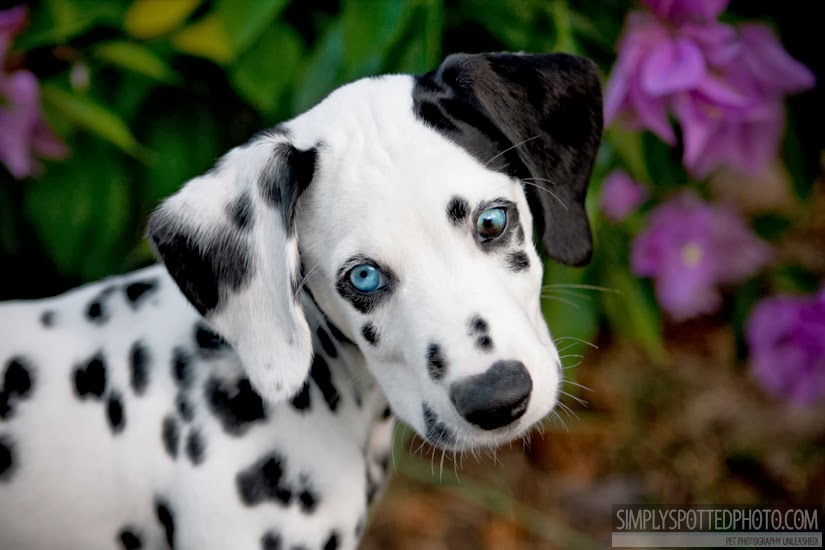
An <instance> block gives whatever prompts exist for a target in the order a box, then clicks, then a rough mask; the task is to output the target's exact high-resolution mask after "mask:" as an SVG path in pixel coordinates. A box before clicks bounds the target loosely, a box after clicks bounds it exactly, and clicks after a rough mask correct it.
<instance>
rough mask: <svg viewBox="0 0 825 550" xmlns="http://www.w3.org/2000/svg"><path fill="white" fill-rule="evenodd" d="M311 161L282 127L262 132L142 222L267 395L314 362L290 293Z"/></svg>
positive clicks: (284, 389)
mask: <svg viewBox="0 0 825 550" xmlns="http://www.w3.org/2000/svg"><path fill="white" fill-rule="evenodd" d="M315 161H316V151H315V149H309V150H305V151H302V150H299V149H296V148H295V147H293V146H292V145H291V144H290V142H289V140H288V133H287V132H286V131H283V130H275V131H271V132H269V133H263V134H261V135H259V136H257V137H255V138H253V139H252V140H251V141H250V142H249V143H247V144H246V145H243V146H240V147H236V148H235V149H233V150H232V151H230V152H229V153H228V154H227V155H225V156H224V157H223V158H222V159H221V160H220V161H219V162H218V164H217V165H216V166H215V168H213V169H212V170H210V171H209V172H207V173H205V174H203V175H202V176H199V177H196V178H194V179H192V180H190V181H188V182H187V183H186V184H185V185H184V186H183V187H182V188H181V189H180V191H178V192H177V193H176V194H175V195H173V196H171V197H170V198H168V199H167V200H166V201H165V202H163V204H161V205H160V207H158V209H157V210H156V211H155V212H154V213H153V214H152V216H151V217H150V219H149V226H148V236H149V238H150V240H151V242H152V244H153V246H154V249H155V251H156V253H157V255H158V256H159V257H160V259H161V260H162V261H163V263H164V264H165V265H166V269H167V270H168V271H169V273H170V274H171V275H172V278H173V279H174V280H175V282H176V283H177V284H178V286H179V287H180V289H181V291H182V292H183V294H184V295H185V296H186V298H187V299H188V300H189V302H190V303H191V304H192V305H193V306H194V307H195V308H196V309H197V310H198V311H199V312H200V313H201V314H202V315H203V316H204V317H205V318H206V319H207V320H208V321H209V322H210V323H211V324H212V326H213V327H214V328H215V329H216V330H217V331H218V332H219V333H220V334H221V335H222V336H223V337H224V338H225V339H226V340H227V341H228V342H229V343H230V344H231V345H232V347H233V348H234V349H235V351H236V352H237V353H238V356H239V357H240V359H241V361H242V362H243V364H244V368H245V369H246V371H247V373H248V375H249V378H250V380H251V381H252V383H253V385H254V386H255V387H256V389H257V390H258V391H259V392H260V393H261V394H262V395H263V396H264V398H266V399H268V400H271V401H275V400H278V399H284V398H287V397H290V396H291V395H293V394H295V393H297V392H298V390H299V389H300V388H301V386H302V385H303V383H304V380H305V379H306V377H307V373H308V371H309V365H310V362H311V360H312V341H311V334H310V330H309V326H308V325H307V321H306V318H305V316H304V312H303V309H302V307H301V303H300V300H299V298H298V297H297V296H296V293H297V287H298V284H299V281H300V260H299V257H298V244H297V239H296V235H295V231H294V220H293V218H294V216H293V214H294V211H295V205H296V202H297V201H298V198H299V197H300V195H301V193H302V192H303V190H304V189H305V188H306V187H307V185H308V184H309V183H310V181H311V180H312V178H313V174H314V170H315Z"/></svg>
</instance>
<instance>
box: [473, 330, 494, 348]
mask: <svg viewBox="0 0 825 550" xmlns="http://www.w3.org/2000/svg"><path fill="white" fill-rule="evenodd" d="M476 347H477V348H478V349H479V350H481V351H483V352H484V353H491V352H492V351H493V339H492V338H490V337H489V336H487V335H486V334H484V335H482V336H479V337H478V338H476Z"/></svg>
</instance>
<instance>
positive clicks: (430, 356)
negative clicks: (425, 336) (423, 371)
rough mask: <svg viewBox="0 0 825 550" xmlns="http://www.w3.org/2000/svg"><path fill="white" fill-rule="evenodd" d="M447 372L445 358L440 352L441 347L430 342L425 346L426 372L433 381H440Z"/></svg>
mask: <svg viewBox="0 0 825 550" xmlns="http://www.w3.org/2000/svg"><path fill="white" fill-rule="evenodd" d="M446 371H447V358H446V357H444V353H443V352H442V351H441V346H440V345H438V344H437V343H435V342H430V345H429V346H427V372H428V373H429V375H430V378H432V379H433V380H441V379H442V378H444V373H445V372H446Z"/></svg>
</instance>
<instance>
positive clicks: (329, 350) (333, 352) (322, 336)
mask: <svg viewBox="0 0 825 550" xmlns="http://www.w3.org/2000/svg"><path fill="white" fill-rule="evenodd" d="M315 332H316V333H317V334H318V340H319V341H320V342H321V347H322V348H323V349H324V353H326V354H327V355H328V356H329V357H330V358H332V359H335V358H336V357H338V350H337V349H336V348H335V343H334V342H333V341H332V338H330V337H329V333H328V332H327V331H325V330H324V328H323V327H320V326H319V327H318V330H316V331H315Z"/></svg>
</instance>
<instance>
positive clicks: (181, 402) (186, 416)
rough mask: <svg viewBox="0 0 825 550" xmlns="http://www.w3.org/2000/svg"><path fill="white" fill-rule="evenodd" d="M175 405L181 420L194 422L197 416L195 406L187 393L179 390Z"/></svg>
mask: <svg viewBox="0 0 825 550" xmlns="http://www.w3.org/2000/svg"><path fill="white" fill-rule="evenodd" d="M175 406H176V407H177V409H178V414H179V415H180V418H181V420H183V421H184V422H192V419H193V418H195V408H194V406H193V405H192V402H191V401H189V399H188V398H187V396H186V394H185V393H183V392H178V395H177V396H176V397H175Z"/></svg>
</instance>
